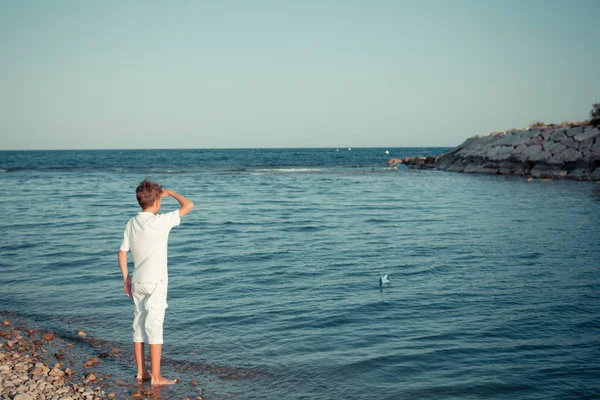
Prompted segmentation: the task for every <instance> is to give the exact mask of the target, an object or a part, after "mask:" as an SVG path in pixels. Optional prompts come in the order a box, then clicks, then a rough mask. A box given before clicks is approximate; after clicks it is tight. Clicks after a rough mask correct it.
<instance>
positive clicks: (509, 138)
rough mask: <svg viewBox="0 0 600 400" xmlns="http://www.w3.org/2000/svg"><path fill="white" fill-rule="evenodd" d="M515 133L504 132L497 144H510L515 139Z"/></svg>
mask: <svg viewBox="0 0 600 400" xmlns="http://www.w3.org/2000/svg"><path fill="white" fill-rule="evenodd" d="M513 136H514V135H513V134H512V133H510V132H508V133H506V134H504V135H503V136H502V137H501V138H500V139H498V141H497V142H496V144H497V145H498V146H505V145H509V144H511V143H512V141H513Z"/></svg>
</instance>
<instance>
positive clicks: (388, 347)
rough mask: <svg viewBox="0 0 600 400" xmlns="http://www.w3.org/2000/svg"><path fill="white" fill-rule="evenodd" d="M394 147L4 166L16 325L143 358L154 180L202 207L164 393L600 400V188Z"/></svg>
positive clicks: (181, 288)
mask: <svg viewBox="0 0 600 400" xmlns="http://www.w3.org/2000/svg"><path fill="white" fill-rule="evenodd" d="M389 150H390V152H391V154H390V155H389V156H388V155H386V154H385V152H384V151H385V149H352V150H351V151H349V150H348V149H347V148H345V149H339V151H336V149H299V150H291V149H289V150H137V151H134V150H130V151H64V152H56V151H53V152H0V170H3V171H5V172H2V173H0V210H1V211H2V215H3V218H2V220H0V230H1V231H2V235H1V238H0V272H1V273H0V287H1V288H2V289H1V296H0V311H4V312H17V313H19V314H20V315H21V316H23V317H24V318H26V319H27V320H28V321H30V322H32V323H35V324H38V325H39V326H43V327H47V328H51V329H54V330H57V331H59V332H63V333H64V334H65V335H66V336H69V335H73V332H76V331H77V330H79V329H83V330H85V331H86V332H87V333H88V335H89V336H90V337H93V338H95V339H98V340H99V341H106V342H107V343H109V344H110V346H111V347H112V346H118V347H121V348H122V349H123V353H125V354H127V353H129V351H130V341H131V328H130V326H131V320H132V304H131V303H130V301H129V299H128V298H127V297H126V296H125V295H124V294H123V291H122V282H121V277H120V272H119V267H118V264H117V251H118V248H119V245H120V241H121V238H122V232H123V228H124V226H125V224H126V222H127V220H128V219H129V218H130V217H131V216H133V215H135V213H136V212H137V211H138V206H137V204H136V201H135V195H134V191H135V187H136V186H137V184H138V183H139V181H140V180H142V179H143V178H145V177H149V178H151V179H153V180H156V181H158V182H159V183H161V184H162V185H163V186H164V187H166V188H169V189H173V190H176V191H178V192H180V193H182V194H184V195H186V196H188V197H189V198H191V199H192V200H193V201H194V202H195V204H196V209H195V210H194V211H193V212H192V213H191V214H190V215H188V216H186V217H185V218H184V219H183V221H182V225H181V226H179V227H177V228H175V229H173V231H172V232H171V236H170V245H169V263H170V265H169V272H170V288H169V308H168V310H167V317H166V322H165V340H166V344H165V347H164V356H165V358H166V359H167V361H166V364H167V365H166V367H165V369H166V371H165V375H166V376H171V377H178V378H180V379H182V381H189V380H191V379H195V380H197V381H198V383H199V386H200V387H202V388H203V389H204V393H205V398H207V399H211V398H226V399H366V398H377V399H413V398H419V399H479V398H493V399H515V398H519V399H548V398H560V399H564V398H597V397H600V261H599V260H600V230H599V229H598V227H599V226H600V196H599V195H598V187H599V186H600V185H598V184H596V183H590V182H560V181H557V182H541V181H534V182H527V181H525V180H522V179H517V178H514V179H513V178H509V179H505V178H503V177H497V176H478V175H467V174H453V173H448V172H439V171H414V170H409V169H406V168H404V167H401V168H399V169H398V170H390V169H387V168H386V166H385V161H386V160H387V159H388V158H389V157H390V156H394V157H404V156H407V155H419V154H421V155H433V154H438V153H440V152H442V151H444V149H389ZM174 208H176V202H175V201H174V200H172V199H168V200H166V201H164V202H163V210H165V211H169V210H172V209H174ZM386 273H387V274H389V275H390V279H391V281H392V283H391V284H390V285H389V286H388V287H384V288H383V290H380V288H379V286H378V278H379V276H381V275H383V274H386ZM107 365H108V364H107ZM110 365H111V368H112V371H111V373H112V374H113V376H114V377H124V378H125V379H131V376H132V374H133V368H132V366H131V363H130V362H129V361H128V360H124V361H123V362H120V361H119V362H113V363H112V364H110ZM187 390H188V389H187V386H186V385H184V384H183V383H182V384H179V385H176V387H174V388H167V389H165V394H164V397H165V398H181V397H182V396H183V395H184V394H185V393H187V392H186V391H187Z"/></svg>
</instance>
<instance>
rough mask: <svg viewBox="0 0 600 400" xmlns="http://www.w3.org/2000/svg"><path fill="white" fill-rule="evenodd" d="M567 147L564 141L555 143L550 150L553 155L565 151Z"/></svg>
mask: <svg viewBox="0 0 600 400" xmlns="http://www.w3.org/2000/svg"><path fill="white" fill-rule="evenodd" d="M566 148H567V146H565V145H564V144H562V143H554V145H552V146H551V147H550V148H549V149H548V152H550V153H551V154H552V155H554V154H557V153H560V152H561V151H563V150H564V149H566Z"/></svg>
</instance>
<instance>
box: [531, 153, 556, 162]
mask: <svg viewBox="0 0 600 400" xmlns="http://www.w3.org/2000/svg"><path fill="white" fill-rule="evenodd" d="M550 157H552V154H550V153H549V152H547V151H540V152H539V153H535V154H534V155H532V156H531V157H529V161H547V160H549V159H550Z"/></svg>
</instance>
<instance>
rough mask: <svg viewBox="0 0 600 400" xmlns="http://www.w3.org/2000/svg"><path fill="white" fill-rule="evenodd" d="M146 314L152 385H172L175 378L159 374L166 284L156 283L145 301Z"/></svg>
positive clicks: (145, 327)
mask: <svg viewBox="0 0 600 400" xmlns="http://www.w3.org/2000/svg"><path fill="white" fill-rule="evenodd" d="M147 308H148V315H147V316H146V325H145V326H144V329H145V332H146V335H148V343H149V345H150V371H151V381H152V384H153V385H172V384H174V383H176V382H177V381H176V380H172V379H167V378H163V377H162V376H161V375H160V359H161V355H162V344H163V321H164V319H165V309H166V308H167V285H163V284H157V285H156V287H155V289H154V290H153V292H152V294H151V295H150V297H148V302H147Z"/></svg>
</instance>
